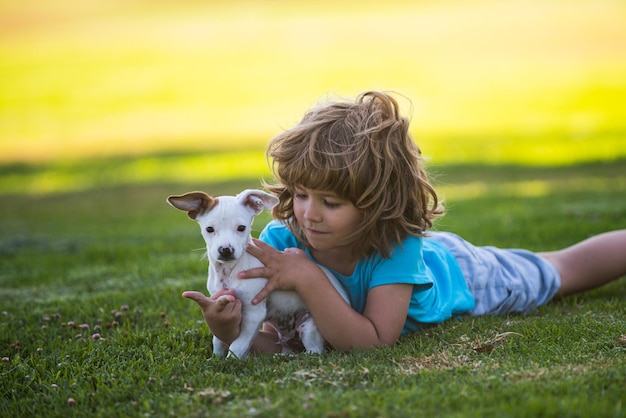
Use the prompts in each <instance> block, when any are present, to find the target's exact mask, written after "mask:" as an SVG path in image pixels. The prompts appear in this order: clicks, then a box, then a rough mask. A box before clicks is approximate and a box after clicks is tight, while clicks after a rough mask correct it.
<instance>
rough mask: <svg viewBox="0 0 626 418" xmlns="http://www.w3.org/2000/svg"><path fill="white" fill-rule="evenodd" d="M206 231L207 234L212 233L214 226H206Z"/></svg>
mask: <svg viewBox="0 0 626 418" xmlns="http://www.w3.org/2000/svg"><path fill="white" fill-rule="evenodd" d="M206 232H208V233H209V234H212V233H213V232H215V228H213V227H212V226H207V227H206Z"/></svg>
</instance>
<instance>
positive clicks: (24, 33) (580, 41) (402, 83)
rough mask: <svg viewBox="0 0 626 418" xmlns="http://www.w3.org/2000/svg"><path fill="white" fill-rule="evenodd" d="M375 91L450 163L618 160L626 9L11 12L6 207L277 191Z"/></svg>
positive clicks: (441, 5)
mask: <svg viewBox="0 0 626 418" xmlns="http://www.w3.org/2000/svg"><path fill="white" fill-rule="evenodd" d="M368 89H379V90H392V91H396V92H398V93H400V94H402V95H403V96H405V97H406V99H402V107H403V109H404V111H405V114H406V115H407V116H409V117H410V118H411V120H412V124H411V130H412V133H413V135H414V136H415V138H416V141H417V142H418V144H419V145H420V147H421V148H422V151H423V153H424V154H425V155H426V156H427V157H429V158H430V159H431V160H432V161H434V162H436V163H439V164H466V163H467V164H532V165H563V164H575V163H582V162H592V161H604V160H614V159H620V158H624V157H626V138H625V137H626V135H625V134H626V2H624V1H623V0H512V1H509V0H506V1H495V0H464V1H458V0H437V1H434V0H432V1H430V0H423V1H408V0H388V1H385V2H380V1H358V2H357V1H352V0H348V1H330V0H321V1H313V2H305V1H286V0H267V1H244V0H229V1H222V0H212V1H208V0H207V1H200V0H178V1H168V0H149V1H148V0H124V1H121V0H90V1H84V0H83V1H78V0H46V1H36V0H23V1H13V0H0V193H4V194H6V193H53V192H57V191H71V190H82V189H88V188H93V187H98V186H107V185H115V184H125V183H137V182H157V181H164V180H169V181H177V180H180V181H187V180H194V181H195V180H203V181H215V180H220V179H224V178H234V177H242V178H243V177H246V178H254V177H261V176H267V175H268V170H267V165H266V162H265V160H264V157H263V149H264V146H265V144H266V143H267V141H268V140H269V139H270V138H271V137H272V136H274V135H275V134H277V133H279V132H281V131H282V130H284V129H286V128H289V127H290V126H292V125H293V124H295V123H297V121H298V120H299V119H300V117H301V116H302V115H303V113H304V112H305V111H306V110H307V109H308V108H310V107H311V106H313V105H315V104H316V103H318V102H320V101H324V100H326V99H327V98H329V97H330V98H336V97H353V96H355V95H356V94H358V93H359V92H362V91H364V90H368Z"/></svg>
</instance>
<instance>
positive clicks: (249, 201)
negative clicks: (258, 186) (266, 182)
mask: <svg viewBox="0 0 626 418" xmlns="http://www.w3.org/2000/svg"><path fill="white" fill-rule="evenodd" d="M237 200H238V201H239V203H241V204H242V205H243V206H245V207H247V208H250V209H251V210H252V212H254V214H255V215H258V214H259V213H261V212H263V210H264V209H271V208H273V207H274V206H276V205H277V204H278V198H277V197H276V196H273V195H271V194H269V193H266V192H264V191H262V190H250V189H249V190H244V191H243V192H241V193H239V194H238V195H237Z"/></svg>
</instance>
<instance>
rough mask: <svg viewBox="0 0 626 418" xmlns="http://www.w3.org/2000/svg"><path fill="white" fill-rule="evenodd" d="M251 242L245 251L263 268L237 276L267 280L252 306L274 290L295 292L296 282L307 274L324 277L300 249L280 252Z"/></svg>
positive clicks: (264, 244) (261, 243)
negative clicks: (259, 262)
mask: <svg viewBox="0 0 626 418" xmlns="http://www.w3.org/2000/svg"><path fill="white" fill-rule="evenodd" d="M253 242H254V245H248V248H247V251H248V252H249V253H250V254H252V255H253V256H255V257H256V258H258V259H259V260H260V261H261V262H262V263H263V264H265V266H264V267H257V268H253V269H250V270H246V271H242V272H240V273H239V275H238V277H239V278H240V279H251V278H255V277H263V278H266V279H267V284H266V285H265V287H264V288H263V290H261V292H259V294H257V295H256V296H255V297H254V299H252V304H253V305H256V304H257V303H259V302H261V301H262V300H263V299H265V298H266V297H268V296H269V294H270V293H272V292H273V291H274V290H296V291H297V290H298V289H297V285H298V280H302V279H303V278H304V277H307V275H308V274H321V275H322V276H323V277H326V275H325V274H324V272H323V271H322V270H321V269H320V268H319V267H318V266H317V265H316V264H315V263H313V262H312V261H311V260H309V257H307V255H306V253H305V252H304V251H302V250H300V249H297V248H287V249H285V251H283V252H281V251H278V250H277V249H275V248H274V247H272V246H271V245H269V244H266V243H264V242H263V241H260V240H258V239H253Z"/></svg>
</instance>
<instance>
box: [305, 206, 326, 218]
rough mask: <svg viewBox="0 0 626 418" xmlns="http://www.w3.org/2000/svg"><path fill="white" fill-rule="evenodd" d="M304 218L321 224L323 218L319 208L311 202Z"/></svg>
mask: <svg viewBox="0 0 626 418" xmlns="http://www.w3.org/2000/svg"><path fill="white" fill-rule="evenodd" d="M304 217H305V219H306V220H307V221H310V222H319V221H320V220H321V218H322V216H321V214H320V211H319V208H318V207H317V205H316V204H315V203H314V202H310V203H309V204H308V205H307V207H306V210H305V211H304Z"/></svg>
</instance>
